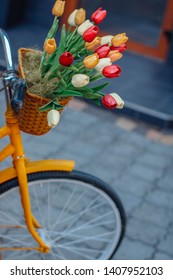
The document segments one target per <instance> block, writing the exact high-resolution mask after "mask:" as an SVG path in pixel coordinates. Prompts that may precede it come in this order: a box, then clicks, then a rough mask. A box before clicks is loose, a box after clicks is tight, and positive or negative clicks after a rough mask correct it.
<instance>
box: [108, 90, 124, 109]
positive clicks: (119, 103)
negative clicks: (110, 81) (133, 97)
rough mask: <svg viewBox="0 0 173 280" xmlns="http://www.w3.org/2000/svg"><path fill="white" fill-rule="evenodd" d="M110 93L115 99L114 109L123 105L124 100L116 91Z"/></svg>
mask: <svg viewBox="0 0 173 280" xmlns="http://www.w3.org/2000/svg"><path fill="white" fill-rule="evenodd" d="M110 95H111V96H112V97H113V98H114V99H115V100H116V102H117V104H118V105H117V107H116V109H122V108H123V107H124V101H123V100H122V98H121V97H120V96H119V95H118V94H117V93H110Z"/></svg>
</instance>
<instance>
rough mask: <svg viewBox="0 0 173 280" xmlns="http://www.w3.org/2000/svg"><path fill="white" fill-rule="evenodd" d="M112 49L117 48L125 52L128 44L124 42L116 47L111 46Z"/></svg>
mask: <svg viewBox="0 0 173 280" xmlns="http://www.w3.org/2000/svg"><path fill="white" fill-rule="evenodd" d="M110 49H111V50H112V51H113V50H117V51H119V52H123V51H125V50H126V49H127V46H126V44H122V45H120V46H119V47H114V46H110Z"/></svg>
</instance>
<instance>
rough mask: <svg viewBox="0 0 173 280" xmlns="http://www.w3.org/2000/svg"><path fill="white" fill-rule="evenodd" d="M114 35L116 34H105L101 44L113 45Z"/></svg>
mask: <svg viewBox="0 0 173 280" xmlns="http://www.w3.org/2000/svg"><path fill="white" fill-rule="evenodd" d="M113 37H114V36H112V35H106V36H103V37H102V38H101V45H106V44H108V45H111V44H112V38H113Z"/></svg>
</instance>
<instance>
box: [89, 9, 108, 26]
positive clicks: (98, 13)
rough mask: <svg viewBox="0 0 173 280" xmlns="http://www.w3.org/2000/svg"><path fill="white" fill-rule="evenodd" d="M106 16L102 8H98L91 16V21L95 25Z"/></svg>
mask: <svg viewBox="0 0 173 280" xmlns="http://www.w3.org/2000/svg"><path fill="white" fill-rule="evenodd" d="M106 15H107V11H106V10H103V9H102V8H99V9H98V10H96V11H95V12H94V13H93V14H92V16H91V19H92V21H94V23H95V24H99V23H101V22H102V21H103V20H104V18H105V17H106Z"/></svg>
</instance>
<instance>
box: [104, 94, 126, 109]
mask: <svg viewBox="0 0 173 280" xmlns="http://www.w3.org/2000/svg"><path fill="white" fill-rule="evenodd" d="M102 104H103V105H104V106H105V107H106V108H108V109H115V108H117V109H122V108H123V106H124V101H123V100H122V99H121V97H120V96H119V95H118V94H117V93H110V94H106V95H105V96H104V97H103V98H102Z"/></svg>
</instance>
